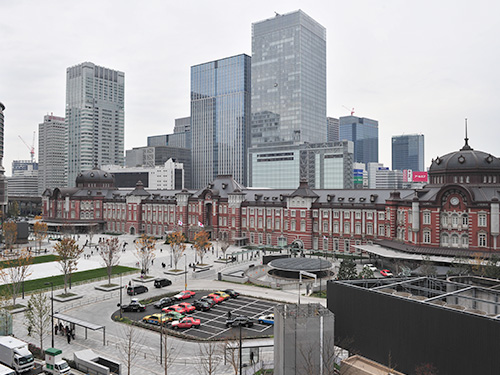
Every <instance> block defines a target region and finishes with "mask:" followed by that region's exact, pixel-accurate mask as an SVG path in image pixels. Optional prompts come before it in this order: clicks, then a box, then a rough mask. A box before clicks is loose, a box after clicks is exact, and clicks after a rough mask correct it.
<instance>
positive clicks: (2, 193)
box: [0, 102, 7, 213]
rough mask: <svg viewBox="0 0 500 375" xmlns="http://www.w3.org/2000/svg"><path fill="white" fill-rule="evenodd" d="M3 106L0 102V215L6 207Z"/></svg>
mask: <svg viewBox="0 0 500 375" xmlns="http://www.w3.org/2000/svg"><path fill="white" fill-rule="evenodd" d="M3 111H5V106H4V105H3V104H2V103H1V102H0V210H1V212H0V213H4V212H5V209H6V207H7V191H6V188H7V186H6V181H5V175H4V173H5V169H4V168H3V134H4V116H3Z"/></svg>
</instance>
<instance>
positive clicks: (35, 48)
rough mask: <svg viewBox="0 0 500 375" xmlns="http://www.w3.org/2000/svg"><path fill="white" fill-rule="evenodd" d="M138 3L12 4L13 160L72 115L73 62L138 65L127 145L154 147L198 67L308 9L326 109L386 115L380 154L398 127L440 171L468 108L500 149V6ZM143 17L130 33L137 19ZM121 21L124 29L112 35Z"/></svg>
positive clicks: (1, 69)
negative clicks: (259, 26) (69, 73)
mask: <svg viewBox="0 0 500 375" xmlns="http://www.w3.org/2000/svg"><path fill="white" fill-rule="evenodd" d="M87 4H88V6H89V7H91V8H92V7H94V8H95V6H96V5H97V4H98V3H97V2H93V1H89V2H88V3H87ZM99 4H100V3H99ZM118 4H120V5H121V4H123V6H117V5H118ZM127 4H128V3H127V2H124V3H122V2H120V3H118V2H116V1H110V2H109V3H106V4H104V5H103V4H100V5H99V6H100V7H101V8H102V9H101V10H102V12H99V14H96V15H95V17H93V18H92V19H89V18H88V17H87V16H86V15H85V14H80V12H79V6H78V4H77V3H74V4H66V3H62V2H60V1H48V2H46V3H44V4H39V3H38V2H35V1H25V2H15V3H2V4H1V5H0V11H1V12H2V14H4V15H7V17H3V18H2V20H1V21H0V30H2V31H3V35H5V37H4V39H3V41H2V43H3V44H2V46H3V50H4V51H6V52H8V53H6V54H4V57H3V58H2V61H1V62H0V101H1V102H2V103H4V104H5V106H6V108H7V109H6V110H5V111H4V115H5V155H4V166H9V165H10V164H11V162H12V160H15V159H21V160H23V159H27V158H28V155H29V151H28V149H27V148H26V147H25V146H24V145H23V144H22V142H21V141H20V140H19V138H18V135H21V136H22V137H23V138H24V139H25V140H29V139H31V135H32V133H33V131H36V130H37V126H38V124H39V122H40V119H41V118H42V117H43V116H44V115H46V114H49V113H53V114H54V115H55V116H64V114H65V113H64V112H65V99H64V95H65V71H66V68H67V67H69V66H74V65H75V64H79V63H81V62H83V61H92V62H94V63H95V64H98V65H100V66H106V67H110V68H116V69H119V70H121V71H123V72H124V73H125V74H126V75H127V88H126V93H125V101H126V103H125V107H126V113H125V149H131V148H132V147H139V146H143V145H145V143H146V138H147V136H148V135H156V134H166V133H171V132H172V129H173V126H174V119H175V118H180V117H186V116H189V106H190V100H189V74H190V66H192V65H194V64H197V63H199V62H200V61H212V60H216V59H218V58H220V57H222V56H232V55H237V54H241V53H246V54H249V55H250V54H251V24H252V23H254V22H258V21H260V20H263V19H267V18H270V17H273V16H274V12H275V11H276V12H278V13H280V14H282V13H289V12H293V11H295V10H298V9H302V10H303V11H304V12H305V13H307V14H308V15H309V16H310V17H312V18H313V19H315V20H316V21H318V22H319V23H320V24H321V25H323V26H324V27H325V28H326V32H327V113H326V114H327V116H329V117H336V118H338V117H341V116H347V115H348V114H349V111H348V110H347V109H346V108H345V107H348V108H354V110H355V115H356V116H360V117H367V118H374V119H377V120H378V121H379V139H380V143H379V150H380V152H379V161H380V162H382V163H384V164H385V165H391V151H390V149H391V147H390V145H391V137H392V136H393V135H400V134H412V133H422V134H424V135H425V136H426V149H425V154H426V160H425V167H426V168H427V167H429V166H430V160H431V159H432V158H436V156H438V155H439V156H442V155H443V154H446V153H448V152H451V151H453V150H455V149H456V148H457V147H459V145H460V144H461V143H462V139H463V136H464V118H466V117H467V118H468V119H469V129H468V133H469V137H470V144H471V146H472V147H473V148H475V149H479V150H491V152H492V153H494V154H495V155H498V152H497V151H496V148H495V139H496V138H497V137H498V135H500V129H499V128H498V127H495V119H496V117H497V111H498V110H497V109H496V103H495V100H494V99H495V98H496V95H495V94H496V90H497V87H498V85H496V83H497V82H498V81H499V80H500V73H499V72H498V71H497V70H496V69H495V66H496V62H497V61H498V52H496V50H497V49H496V48H494V46H495V45H496V44H497V42H496V40H495V36H496V35H498V32H499V31H500V30H499V28H500V26H499V25H498V24H497V22H496V20H495V19H494V18H493V17H494V16H493V15H494V14H495V13H496V12H495V9H496V10H499V7H500V5H499V4H497V3H495V2H492V1H479V2H475V3H474V4H469V3H467V2H465V1H461V2H451V1H443V2H441V3H439V4H435V3H434V2H430V1H423V2H419V3H414V4H409V3H400V2H396V1H385V2H383V3H381V2H377V3H371V2H369V1H354V2H346V1H341V2H336V3H335V4H327V3H325V4H306V3H304V2H300V1H291V2H284V1H277V2H273V3H272V4H268V3H267V2H266V3H261V2H259V1H257V2H256V3H255V5H254V6H252V7H251V8H248V7H244V6H242V5H240V4H233V3H232V2H222V3H220V4H219V5H218V7H213V6H211V5H210V4H204V3H203V2H200V3H197V4H196V7H194V6H192V5H191V6H180V5H175V6H174V5H171V4H163V3H162V2H151V3H148V4H146V5H141V7H140V8H137V7H129V6H127ZM221 8H223V9H224V12H220V9H221ZM110 14H111V16H110ZM198 15H199V16H198ZM228 15H230V17H228ZM186 20H189V21H190V22H186ZM424 21H425V22H424ZM132 23H133V24H134V25H135V27H134V28H133V29H132V28H130V31H129V30H128V28H126V27H125V25H127V24H132ZM424 23H425V28H423V27H422V25H423V24H424ZM52 24H53V25H54V26H53V27H51V26H50V25H52ZM47 25H49V26H47ZM150 25H155V27H150ZM83 29H85V33H79V34H78V33H76V30H83ZM117 29H118V30H120V38H119V39H116V38H114V37H113V38H111V39H109V38H103V37H102V36H103V35H105V34H106V33H107V34H108V35H113V33H114V32H115V31H116V30H117ZM137 29H141V33H137ZM228 30H231V32H227V31H228ZM35 31H36V33H37V38H33V33H34V32H35ZM80 35H81V36H80ZM40 41H42V42H40ZM43 56H50V57H51V58H50V59H49V58H43ZM36 159H37V160H38V149H36Z"/></svg>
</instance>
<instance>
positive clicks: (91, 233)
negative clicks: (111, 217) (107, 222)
mask: <svg viewBox="0 0 500 375" xmlns="http://www.w3.org/2000/svg"><path fill="white" fill-rule="evenodd" d="M98 231H99V228H98V226H97V225H91V226H90V227H89V231H88V234H89V243H88V245H89V247H91V246H92V238H94V235H95V234H96V233H97V232H98Z"/></svg>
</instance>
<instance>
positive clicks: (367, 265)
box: [365, 263, 377, 272]
mask: <svg viewBox="0 0 500 375" xmlns="http://www.w3.org/2000/svg"><path fill="white" fill-rule="evenodd" d="M365 267H367V268H369V269H371V270H372V271H373V272H375V271H376V270H377V267H375V266H374V265H373V264H371V263H368V264H365Z"/></svg>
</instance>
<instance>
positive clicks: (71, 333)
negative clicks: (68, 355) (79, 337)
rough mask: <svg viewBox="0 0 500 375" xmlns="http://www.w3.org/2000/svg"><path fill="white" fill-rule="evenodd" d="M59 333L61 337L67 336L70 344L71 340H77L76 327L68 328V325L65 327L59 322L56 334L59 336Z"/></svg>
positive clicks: (56, 326)
mask: <svg viewBox="0 0 500 375" xmlns="http://www.w3.org/2000/svg"><path fill="white" fill-rule="evenodd" d="M58 332H59V334H60V335H61V336H66V338H67V340H68V344H69V343H71V340H72V339H73V340H74V339H75V327H74V325H72V327H70V326H68V325H67V324H66V326H63V324H62V323H61V322H59V324H56V325H55V326H54V333H55V334H56V335H57V333H58Z"/></svg>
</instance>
